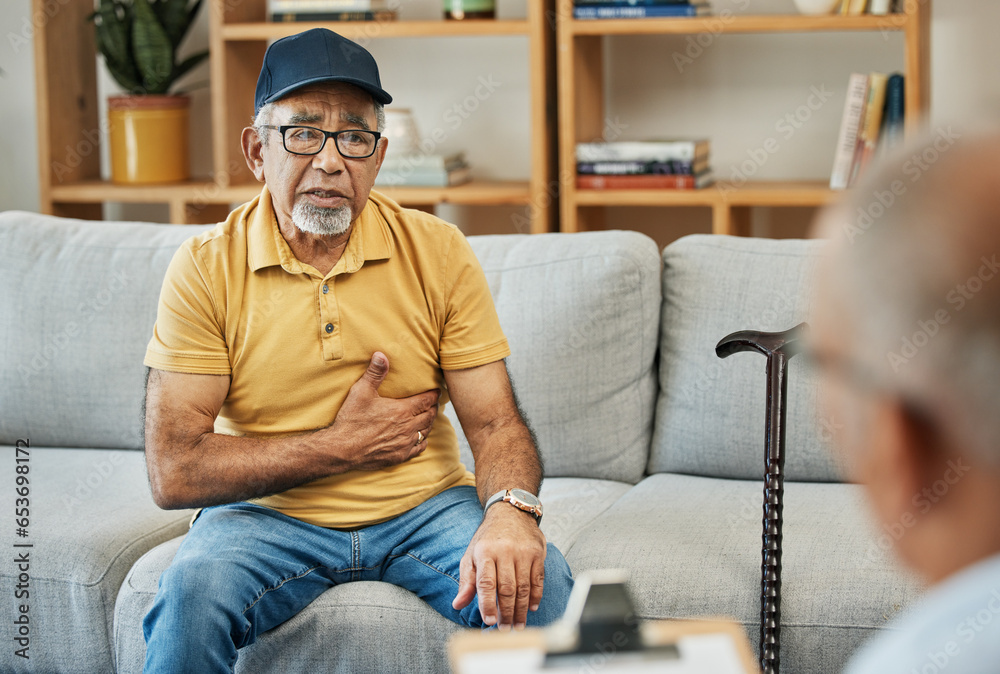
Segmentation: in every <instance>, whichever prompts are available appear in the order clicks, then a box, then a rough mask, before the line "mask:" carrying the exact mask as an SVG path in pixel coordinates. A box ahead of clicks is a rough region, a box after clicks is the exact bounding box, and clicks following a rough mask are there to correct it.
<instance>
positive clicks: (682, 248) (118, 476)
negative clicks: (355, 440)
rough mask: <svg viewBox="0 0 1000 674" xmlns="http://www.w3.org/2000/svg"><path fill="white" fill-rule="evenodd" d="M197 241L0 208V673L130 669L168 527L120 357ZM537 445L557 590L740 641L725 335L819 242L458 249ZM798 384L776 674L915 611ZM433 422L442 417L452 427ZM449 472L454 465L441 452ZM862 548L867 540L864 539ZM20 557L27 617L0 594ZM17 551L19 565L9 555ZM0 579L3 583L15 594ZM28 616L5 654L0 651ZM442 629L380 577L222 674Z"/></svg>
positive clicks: (744, 573) (137, 356)
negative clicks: (597, 574) (581, 587)
mask: <svg viewBox="0 0 1000 674" xmlns="http://www.w3.org/2000/svg"><path fill="white" fill-rule="evenodd" d="M197 231H200V228H193V227H188V228H183V227H168V226H159V225H149V224H139V223H118V222H82V221H74V220H61V219H57V218H52V217H46V216H40V215H35V214H29V213H21V212H7V213H2V214H0V352H2V354H3V359H2V361H0V445H3V446H4V452H3V456H4V458H3V460H2V461H0V503H4V504H6V506H5V507H7V508H8V509H9V508H10V507H11V505H12V504H13V503H14V499H15V494H14V489H15V477H16V475H15V458H14V450H13V447H12V446H13V445H14V443H15V442H16V441H17V440H18V439H19V438H28V439H30V443H31V446H30V450H29V451H30V462H29V463H28V464H27V465H29V467H30V472H29V473H28V475H29V477H30V495H29V499H30V515H29V519H30V522H29V526H27V527H25V528H26V529H28V536H27V537H18V536H17V535H16V531H15V525H14V522H13V521H12V520H13V518H12V517H10V516H9V513H10V511H9V510H8V519H7V520H6V521H7V524H6V525H5V526H4V527H3V536H4V537H6V541H7V542H6V548H5V549H6V550H7V552H5V553H4V555H3V558H4V560H6V561H3V562H0V585H2V587H3V588H5V589H4V591H3V594H2V597H3V598H2V606H3V611H2V612H3V616H4V619H3V620H2V621H0V643H3V644H4V647H3V649H2V651H0V671H4V672H29V671H30V672H112V671H118V672H121V673H131V672H139V671H140V670H141V667H142V659H143V655H144V651H145V645H144V642H143V638H142V629H141V620H142V616H143V615H144V613H145V611H146V610H147V608H148V606H149V605H150V602H151V600H152V597H153V594H154V592H155V590H156V585H157V580H158V578H159V575H160V573H161V572H162V571H163V569H164V568H165V567H166V566H167V565H168V564H169V563H170V560H171V558H172V556H173V554H174V551H175V550H176V548H177V546H178V544H179V542H180V540H181V538H182V537H183V536H184V533H185V530H186V529H187V526H188V521H189V518H190V516H191V513H190V512H187V511H183V512H177V511H175V512H165V511H162V510H160V509H158V508H157V507H156V506H155V505H154V504H153V501H152V499H151V497H150V493H149V487H148V483H147V480H146V476H145V467H144V463H143V455H142V451H141V450H142V438H141V423H140V415H141V413H142V397H143V376H144V369H143V366H142V356H143V353H144V350H145V346H146V342H147V340H148V338H149V335H150V331H151V329H152V325H153V321H154V317H155V310H156V300H157V296H158V292H159V287H160V281H161V278H162V275H163V273H164V270H165V268H166V266H167V263H168V262H169V261H170V258H171V256H172V254H173V252H174V250H175V249H176V248H177V246H178V245H179V244H180V243H181V241H183V240H184V239H185V238H187V237H188V236H191V235H192V234H194V233H195V232H197ZM471 242H472V246H473V248H474V250H475V251H476V254H477V255H478V256H479V258H480V260H481V262H482V265H483V268H484V269H485V271H486V274H487V277H488V279H489V283H490V287H491V288H492V290H493V294H494V298H495V300H496V306H497V309H498V311H499V313H500V318H501V322H502V324H503V326H504V329H505V331H506V333H507V335H508V337H509V340H510V344H511V349H512V351H513V355H512V356H511V357H510V360H509V366H510V370H511V372H512V376H513V379H514V382H515V385H516V387H517V390H518V393H519V395H520V399H521V401H522V403H523V406H524V408H525V410H526V412H527V415H528V417H529V420H530V422H531V423H532V425H533V426H534V428H535V431H536V432H537V435H538V438H539V443H540V448H541V452H542V454H543V458H544V462H545V468H546V479H545V484H544V485H543V489H542V498H543V500H544V503H545V506H546V516H545V519H544V522H543V525H542V528H543V529H544V530H545V533H546V535H547V536H548V537H549V539H550V540H551V541H553V542H554V543H555V544H556V545H558V546H559V548H560V549H561V550H562V551H563V553H564V554H565V555H566V557H567V559H568V560H569V563H570V565H571V566H572V568H573V570H574V572H575V573H579V572H580V571H583V570H586V569H595V568H607V567H624V568H625V569H628V570H629V571H630V572H631V578H632V585H631V589H632V592H633V594H634V598H635V601H636V604H637V609H638V613H639V615H640V617H642V618H671V617H688V616H706V615H728V616H733V617H735V618H736V619H737V620H739V621H740V622H742V623H743V624H744V625H745V626H746V628H747V632H748V636H749V637H750V639H751V641H752V642H755V641H756V638H757V627H756V623H757V619H758V616H757V612H758V591H759V565H760V552H759V549H760V539H761V532H760V505H761V504H760V501H761V474H762V469H763V435H764V433H763V429H764V404H765V403H764V392H765V379H764V362H765V361H764V358H763V357H761V356H759V355H757V354H751V353H746V354H738V355H736V356H733V357H731V358H727V359H725V360H719V359H718V358H716V356H715V354H714V345H715V344H716V342H717V341H718V340H719V339H720V338H722V337H723V336H725V335H727V334H729V333H730V332H733V331H735V330H741V329H760V330H783V329H785V328H788V327H790V326H792V325H793V324H795V323H797V322H799V321H801V320H803V319H805V318H806V316H807V314H808V310H809V294H808V292H807V286H808V281H809V274H810V270H811V268H812V266H813V262H814V260H815V258H816V255H817V253H818V250H819V247H820V245H821V244H819V243H817V242H808V241H770V240H762V239H738V238H730V237H715V236H691V237H686V238H684V239H681V240H680V241H677V242H676V243H674V244H672V245H671V246H668V247H667V248H666V250H665V251H663V253H662V255H661V254H660V252H659V251H658V250H657V247H656V245H655V244H654V243H653V242H652V241H651V240H650V239H648V238H646V237H644V236H642V235H640V234H637V233H632V232H595V233H586V234H575V235H536V236H514V235H510V236H495V237H473V238H472V239H471ZM815 398H816V383H815V380H814V378H813V377H812V374H811V373H810V372H809V371H808V369H807V366H806V364H805V362H797V361H796V360H793V361H792V362H791V366H790V381H789V399H790V407H789V412H788V433H787V437H788V441H787V449H788V461H787V465H786V469H787V478H788V482H787V483H786V492H785V493H786V497H785V503H786V505H785V521H786V524H785V537H784V540H785V547H784V549H785V552H784V586H783V605H782V619H783V627H782V646H783V647H782V665H783V669H784V671H785V672H788V673H793V674H794V673H795V672H832V671H837V670H838V669H839V668H840V666H841V665H842V664H843V662H844V661H845V660H846V659H847V658H848V656H849V655H850V653H851V651H853V650H854V649H855V648H856V647H857V646H858V645H859V644H860V643H861V642H862V641H864V640H865V639H867V638H869V637H871V636H873V635H874V634H875V633H877V632H878V631H880V630H882V629H884V625H885V623H886V622H887V621H888V620H889V619H890V618H892V617H893V615H894V614H895V613H896V612H897V611H899V609H900V608H901V606H902V605H904V604H905V603H906V602H907V601H909V600H910V598H911V597H912V596H913V594H914V592H915V585H914V584H913V583H912V581H911V580H910V579H909V578H907V577H905V576H903V575H901V574H900V573H898V572H897V571H895V570H894V567H893V565H892V562H891V560H889V559H888V558H887V557H886V555H885V553H884V552H883V547H884V540H882V539H881V538H879V537H878V536H877V533H878V532H875V531H873V530H872V529H871V528H870V527H869V525H868V524H867V521H868V520H867V518H866V517H865V512H864V509H863V503H862V499H861V494H860V493H859V489H858V488H857V487H856V486H855V485H848V484H842V483H841V482H839V479H838V474H837V469H836V466H835V465H834V463H833V461H832V460H831V458H830V456H829V455H828V453H827V451H826V447H825V446H824V445H825V440H824V436H825V434H826V432H825V431H826V429H827V428H829V427H830V426H832V425H834V424H836V420H821V419H818V418H817V415H816V411H815V409H816V408H815V404H816V400H815ZM456 425H457V423H456ZM463 452H464V454H465V458H466V461H468V462H470V464H471V461H472V459H471V455H469V453H468V448H467V447H464V448H463ZM883 538H884V537H883ZM25 542H30V543H31V544H32V545H33V547H31V548H29V549H28V550H30V571H29V572H28V573H29V575H30V581H29V582H28V588H29V591H30V597H29V598H27V599H23V600H18V601H15V600H14V599H13V597H12V593H11V591H10V588H12V587H13V586H14V585H15V584H16V583H17V582H18V575H19V573H20V571H19V570H18V569H17V567H16V565H15V564H13V563H12V561H10V560H11V559H12V553H11V551H12V550H15V548H12V545H13V544H14V543H25ZM17 550H22V549H17ZM23 580H24V579H23V578H22V579H21V581H22V582H23ZM21 601H23V602H25V603H26V604H27V605H28V606H29V613H28V615H29V616H30V627H29V636H28V638H29V639H30V642H29V643H30V646H29V651H28V653H29V654H30V660H25V659H22V658H19V657H17V656H15V655H14V649H13V648H12V646H11V644H12V643H16V642H14V641H13V639H14V638H15V637H16V636H18V635H17V632H16V631H17V629H18V627H19V626H17V625H15V624H14V623H13V617H14V616H15V615H16V614H15V613H14V611H15V610H16V609H15V604H20V603H21ZM456 629H458V628H457V627H456V626H454V625H452V624H450V623H449V622H447V621H446V620H444V619H443V618H441V617H440V616H438V615H437V614H435V613H434V612H433V611H432V610H430V609H429V608H428V607H427V606H426V605H424V604H423V603H422V602H421V601H420V600H418V599H417V598H416V597H415V596H413V595H412V594H409V593H408V592H406V591H403V590H401V589H399V588H396V587H393V586H390V585H386V584H382V583H356V584H348V585H343V586H340V587H336V588H334V589H331V590H330V591H328V592H326V593H325V594H324V595H322V596H321V597H320V598H319V599H317V600H316V601H315V602H314V603H312V604H311V605H310V606H309V607H308V608H307V609H306V610H305V611H303V612H302V613H301V614H300V615H298V616H297V617H296V618H295V619H293V620H291V621H289V622H288V623H286V624H285V625H282V626H281V627H279V628H277V629H275V630H273V631H271V632H268V633H265V634H263V635H262V636H261V637H260V638H259V640H258V642H257V643H256V644H254V645H253V646H251V647H249V648H247V649H245V650H244V651H243V652H242V653H241V656H240V661H239V663H238V665H237V671H238V672H254V673H258V672H283V673H287V672H310V673H311V672H320V671H322V672H345V673H346V672H350V673H358V672H376V673H380V674H382V673H387V672H444V671H446V670H447V664H446V656H445V641H446V638H447V637H448V635H449V634H450V633H452V632H453V631H455V630H456Z"/></svg>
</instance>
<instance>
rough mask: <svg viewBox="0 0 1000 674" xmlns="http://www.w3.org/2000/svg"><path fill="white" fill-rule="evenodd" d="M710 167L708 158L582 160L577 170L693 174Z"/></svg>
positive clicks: (604, 172)
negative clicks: (686, 159) (685, 159)
mask: <svg viewBox="0 0 1000 674" xmlns="http://www.w3.org/2000/svg"><path fill="white" fill-rule="evenodd" d="M707 169H708V158H707V157H701V158H699V159H697V160H695V161H682V160H679V159H677V160H671V161H581V162H577V164H576V172H577V173H583V174H594V175H643V174H661V175H693V174H695V173H701V172H703V171H705V170H707Z"/></svg>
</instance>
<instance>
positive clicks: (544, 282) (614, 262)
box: [456, 232, 660, 483]
mask: <svg viewBox="0 0 1000 674" xmlns="http://www.w3.org/2000/svg"><path fill="white" fill-rule="evenodd" d="M469 242H470V244H471V245H472V249H473V250H474V251H475V253H476V255H477V257H478V258H479V261H480V262H481V264H482V266H483V269H484V271H485V272H486V278H487V280H488V282H489V284H490V289H491V291H492V293H493V299H494V302H495V303H496V307H497V311H498V313H499V315H500V324H501V326H503V330H504V333H505V334H506V335H507V339H508V341H509V342H510V348H511V353H512V355H511V356H510V358H509V359H508V365H509V368H510V372H511V379H512V381H513V382H514V386H515V387H516V390H517V395H518V398H519V399H520V402H521V406H522V408H523V409H524V411H525V414H526V416H527V417H528V420H529V422H530V423H531V425H532V427H533V429H534V431H535V433H536V435H537V437H538V443H539V449H540V451H541V454H542V459H543V460H544V463H545V474H546V475H547V476H557V477H583V478H603V479H608V480H621V481H625V482H632V483H635V482H638V481H639V480H640V479H641V477H642V475H643V471H644V469H645V465H646V460H647V459H648V451H649V440H650V435H651V432H652V420H653V405H654V402H655V396H656V372H655V370H654V367H653V363H654V358H655V354H656V336H657V317H658V315H659V310H660V286H659V279H660V260H659V253H658V250H657V247H656V244H655V243H654V242H653V241H652V239H650V238H648V237H646V236H644V235H642V234H638V233H636V232H588V233H582V234H558V235H557V234H551V235H549V234H543V235H537V234H536V235H531V236H514V235H503V236H481V237H470V239H469ZM456 428H458V426H457V424H456ZM463 442H464V439H463Z"/></svg>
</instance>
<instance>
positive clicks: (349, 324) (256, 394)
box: [144, 187, 510, 528]
mask: <svg viewBox="0 0 1000 674" xmlns="http://www.w3.org/2000/svg"><path fill="white" fill-rule="evenodd" d="M375 351H382V352H383V353H385V354H386V355H387V356H388V357H389V368H390V369H389V374H388V376H387V377H386V379H385V381H384V382H383V383H382V386H381V387H380V388H379V394H380V395H382V396H386V397H392V398H402V397H406V396H411V395H414V394H416V393H420V392H423V391H427V390H430V389H435V388H437V389H441V391H442V396H441V400H440V405H442V406H443V405H444V404H445V402H446V401H447V400H448V396H447V391H446V389H445V382H444V374H443V370H458V369H465V368H471V367H476V366H478V365H485V364H487V363H492V362H494V361H497V360H501V359H503V358H505V357H506V356H508V355H509V354H510V349H509V348H508V346H507V340H506V339H505V337H504V335H503V332H502V331H501V329H500V322H499V319H498V318H497V314H496V309H495V308H494V306H493V299H492V297H491V296H490V291H489V287H488V286H487V284H486V277H485V276H484V275H483V271H482V268H481V267H480V266H479V263H478V261H477V260H476V257H475V255H474V254H473V252H472V249H471V248H470V247H469V244H468V242H467V241H466V240H465V237H464V236H463V235H462V233H461V232H460V231H459V230H458V229H457V228H456V227H455V226H454V225H450V224H448V223H446V222H444V221H443V220H440V219H438V218H436V217H434V216H432V215H429V214H426V213H422V212H420V211H413V210H408V209H403V208H401V207H400V206H399V205H398V204H396V203H395V202H393V201H392V200H390V199H388V198H386V197H385V196H383V195H381V194H378V193H377V192H372V193H371V197H370V198H369V200H368V204H367V206H366V207H365V209H364V211H363V212H362V213H361V216H360V217H359V218H357V219H356V220H355V223H354V230H353V231H352V233H351V238H350V240H349V241H348V244H347V248H346V249H345V251H344V254H343V256H342V257H341V258H340V260H339V261H338V262H337V264H336V266H335V267H334V268H333V269H332V270H331V271H330V273H328V274H326V275H325V276H324V275H323V274H320V273H319V272H318V271H317V270H316V269H314V268H313V267H312V266H311V265H308V264H304V263H302V262H300V261H299V260H298V259H297V258H296V257H295V256H294V255H293V254H292V251H291V249H290V248H289V247H288V243H287V242H286V241H285V239H284V238H283V237H282V236H281V233H280V231H279V230H278V225H277V221H276V220H275V216H274V211H273V210H272V207H271V196H270V193H269V192H268V191H267V188H266V187H265V188H264V189H263V191H262V192H261V194H260V196H258V197H257V198H256V199H254V200H253V201H251V202H249V203H247V204H244V205H243V206H240V207H239V208H237V209H236V210H235V211H233V212H232V213H231V214H230V216H229V218H228V219H227V220H226V221H225V222H223V223H220V224H219V225H218V226H217V227H215V228H214V229H212V230H210V231H208V232H205V233H203V234H200V235H198V236H195V237H192V238H191V239H189V240H188V241H186V242H185V243H184V244H183V245H182V246H181V247H180V249H178V251H177V253H176V254H175V255H174V258H173V261H172V262H171V263H170V266H169V268H168V269H167V274H166V277H165V279H164V282H163V289H162V291H161V294H160V302H159V307H158V310H157V315H156V325H155V327H154V330H153V337H152V339H151V340H150V342H149V346H148V347H147V350H146V358H145V361H144V362H145V364H146V365H147V366H149V367H152V368H157V369H160V370H168V371H172V372H187V373H196V374H218V375H229V376H230V377H231V384H230V388H229V394H228V396H227V397H226V400H225V402H224V404H223V406H222V410H221V411H220V413H219V417H218V419H217V420H216V422H215V431H216V432H217V433H226V434H230V435H239V436H255V437H275V436H282V435H289V434H295V433H301V432H304V431H310V430H315V429H318V428H322V427H325V426H328V425H330V424H331V423H332V422H333V420H334V418H335V417H336V415H337V411H338V410H339V409H340V406H341V405H342V404H343V402H344V400H345V398H346V397H347V393H348V390H349V389H350V388H351V386H353V385H354V383H355V382H356V381H357V380H358V379H359V378H360V377H361V375H362V374H363V373H364V372H365V369H366V368H367V367H368V363H369V362H370V360H371V357H372V354H373V353H374V352H375ZM429 438H430V439H429V442H428V446H427V449H426V450H425V451H424V452H423V453H422V454H420V455H419V456H417V457H414V458H413V459H410V460H409V461H407V462H405V463H402V464H399V465H396V466H391V467H389V468H385V469H382V470H378V471H351V472H348V473H344V474H341V475H333V476H330V477H327V478H323V479H320V480H317V481H315V482H311V483H308V484H304V485H301V486H299V487H295V488H293V489H290V490H288V491H286V492H283V493H280V494H276V495H273V496H268V497H265V498H261V499H258V500H257V501H256V503H259V504H261V505H264V506H267V507H269V508H274V509H275V510H278V511H280V512H282V513H284V514H286V515H289V516H291V517H295V518H298V519H300V520H303V521H306V522H309V523H312V524H316V525H319V526H324V527H333V528H353V527H359V526H366V525H370V524H375V523H378V522H382V521H385V520H387V519H391V518H392V517H395V516H397V515H399V514H401V513H403V512H406V511H407V510H409V509H411V508H413V507H415V506H417V505H419V504H420V503H423V502H424V501H426V500H427V499H429V498H431V497H432V496H434V495H436V494H438V493H440V492H441V491H444V490H445V489H448V488H449V487H453V486H456V485H472V484H475V480H474V477H473V475H472V474H471V473H469V471H467V470H466V468H465V466H463V465H462V463H461V462H460V461H459V455H458V442H457V440H456V437H455V431H454V429H453V428H452V426H451V424H450V423H449V421H448V419H447V418H446V417H445V416H444V415H443V414H439V415H438V417H437V420H436V421H435V423H434V427H433V428H432V430H431V433H430V436H429Z"/></svg>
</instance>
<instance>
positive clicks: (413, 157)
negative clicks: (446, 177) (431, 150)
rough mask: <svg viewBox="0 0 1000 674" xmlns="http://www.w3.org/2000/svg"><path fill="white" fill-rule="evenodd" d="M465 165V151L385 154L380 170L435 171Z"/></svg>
mask: <svg viewBox="0 0 1000 674" xmlns="http://www.w3.org/2000/svg"><path fill="white" fill-rule="evenodd" d="M465 165H466V162H465V153H464V152H456V153H454V154H450V155H441V154H403V155H391V154H389V155H386V158H385V160H384V161H383V162H382V169H381V170H388V171H399V172H402V171H415V170H420V169H423V170H426V169H433V170H436V171H447V170H450V169H456V168H461V167H463V166H465Z"/></svg>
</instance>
